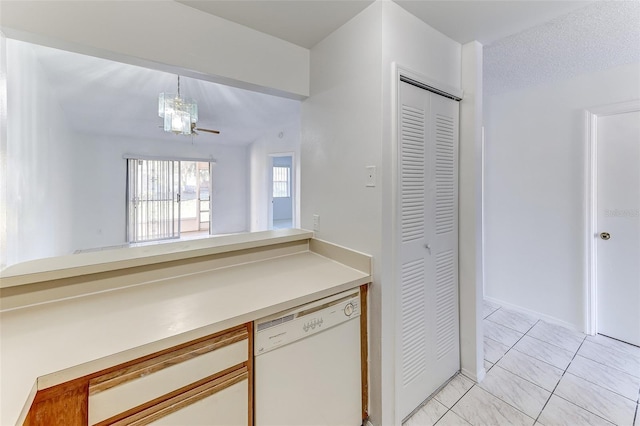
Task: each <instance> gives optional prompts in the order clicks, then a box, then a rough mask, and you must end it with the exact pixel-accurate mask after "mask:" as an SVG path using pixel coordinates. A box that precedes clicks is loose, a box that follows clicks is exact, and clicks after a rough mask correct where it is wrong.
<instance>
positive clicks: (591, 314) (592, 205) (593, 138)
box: [584, 100, 640, 335]
mask: <svg viewBox="0 0 640 426" xmlns="http://www.w3.org/2000/svg"><path fill="white" fill-rule="evenodd" d="M634 111H640V100H633V101H627V102H620V103H616V104H610V105H604V106H598V107H594V108H589V109H585V139H586V144H587V156H586V179H585V181H586V191H585V193H586V211H587V214H586V218H585V230H586V232H585V238H586V241H585V246H586V254H585V257H586V262H585V265H586V266H585V269H586V270H585V277H586V280H585V281H586V283H585V284H586V289H585V323H584V329H585V332H586V333H587V334H591V335H595V334H597V332H598V297H597V295H598V268H597V266H598V264H597V260H598V250H597V244H596V242H597V239H596V237H597V234H598V229H597V226H598V185H597V183H598V180H597V178H598V138H597V136H598V117H604V116H608V115H615V114H624V113H627V112H634Z"/></svg>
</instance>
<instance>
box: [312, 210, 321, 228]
mask: <svg viewBox="0 0 640 426" xmlns="http://www.w3.org/2000/svg"><path fill="white" fill-rule="evenodd" d="M313 230H314V231H316V232H318V231H320V215H319V214H314V215H313Z"/></svg>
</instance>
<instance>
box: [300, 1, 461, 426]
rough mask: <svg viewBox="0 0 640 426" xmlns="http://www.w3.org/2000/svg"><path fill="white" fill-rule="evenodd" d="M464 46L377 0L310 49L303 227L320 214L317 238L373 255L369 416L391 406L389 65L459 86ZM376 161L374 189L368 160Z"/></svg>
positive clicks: (381, 419)
mask: <svg viewBox="0 0 640 426" xmlns="http://www.w3.org/2000/svg"><path fill="white" fill-rule="evenodd" d="M460 55H461V46H460V44H458V43H456V42H454V41H452V40H450V39H448V38H447V37H445V36H444V35H442V34H441V33H439V32H437V31H435V30H434V29H432V28H431V27H429V26H428V25H426V24H425V23H424V22H422V21H420V20H419V19H418V18H416V17H415V16H413V15H411V14H409V13H408V12H406V11H405V10H404V9H402V8H400V7H399V6H398V5H397V4H395V3H393V2H386V1H385V2H382V1H380V2H376V3H374V4H372V5H371V6H369V7H368V8H367V9H365V10H364V11H363V12H362V13H360V14H359V15H358V16H356V17H355V18H353V19H352V20H351V21H349V22H348V23H346V24H345V25H344V26H342V27H341V28H339V29H338V30H337V31H335V32H334V33H333V34H331V35H330V36H329V37H327V38H326V39H325V40H323V41H322V42H320V43H318V45H316V46H314V47H313V48H312V49H311V89H310V90H311V95H310V97H309V98H308V99H307V100H305V101H304V102H303V104H302V184H303V185H304V194H303V197H304V198H303V200H302V206H301V214H302V216H301V220H302V227H303V228H307V229H312V227H313V218H312V216H313V215H314V214H318V215H319V216H320V229H319V231H318V232H317V233H316V235H317V237H318V238H320V239H324V240H328V241H331V242H333V243H337V244H341V245H344V246H347V247H350V248H353V249H356V250H360V251H363V252H366V253H369V254H371V255H373V257H374V261H373V267H374V271H373V284H372V286H371V290H370V312H371V314H370V318H369V346H370V347H369V357H370V363H369V368H370V371H369V374H370V380H369V383H370V389H369V397H370V412H369V414H370V416H371V421H372V422H373V424H375V425H390V424H398V423H399V421H400V419H398V418H397V417H396V415H397V414H396V412H395V389H394V382H395V361H394V358H395V333H394V317H393V315H394V311H393V303H394V301H393V300H394V287H393V286H394V284H393V274H392V254H393V252H392V245H391V244H390V243H387V244H383V241H387V242H389V241H392V235H393V234H392V228H393V226H394V225H393V207H392V205H393V182H394V180H393V179H392V174H393V171H392V170H394V167H395V164H393V162H392V160H391V159H393V158H395V151H394V150H395V146H394V145H393V144H392V141H393V139H394V135H393V134H392V107H391V105H392V99H393V98H392V96H395V94H394V93H393V90H392V89H393V79H392V63H393V62H395V61H397V62H398V63H399V64H401V65H404V66H405V67H408V68H411V69H413V70H415V71H417V72H420V73H421V74H424V75H426V76H427V77H429V78H431V79H433V80H437V81H440V82H442V83H444V84H446V85H450V86H454V87H457V88H459V87H460V76H461V74H460V61H461V58H460ZM369 165H373V166H376V167H377V168H378V176H377V178H378V180H377V184H376V187H373V188H371V187H366V186H365V182H366V181H365V176H366V175H365V167H366V166H369Z"/></svg>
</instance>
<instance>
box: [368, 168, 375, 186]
mask: <svg viewBox="0 0 640 426" xmlns="http://www.w3.org/2000/svg"><path fill="white" fill-rule="evenodd" d="M365 170H366V172H367V175H366V182H367V183H366V185H365V186H368V187H374V186H376V166H367V167H365Z"/></svg>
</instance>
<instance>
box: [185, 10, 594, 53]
mask: <svg viewBox="0 0 640 426" xmlns="http://www.w3.org/2000/svg"><path fill="white" fill-rule="evenodd" d="M177 1H178V2H179V3H182V4H185V5H187V6H190V7H193V8H195V9H198V10H200V11H202V12H205V13H209V14H212V15H216V16H219V17H221V18H224V19H228V20H229V21H233V22H236V23H238V24H241V25H244V26H247V27H249V28H253V29H255V30H258V31H260V32H263V33H266V34H270V35H272V36H274V37H278V38H280V39H283V40H286V41H289V42H291V43H293V44H297V45H298V46H302V47H305V48H307V49H309V48H311V47H313V46H315V45H316V44H317V43H318V42H319V41H321V40H323V39H324V38H325V37H327V36H328V35H329V34H331V33H332V32H333V31H335V30H336V29H338V28H339V27H340V26H341V25H343V24H344V23H346V22H347V21H348V20H350V19H351V18H353V17H354V16H356V15H357V14H358V13H360V12H361V11H362V10H364V9H365V8H366V7H367V6H369V5H370V4H371V3H373V0H215V1H212V0H177ZM394 1H395V2H396V3H397V4H399V5H400V6H401V7H403V8H404V9H406V10H407V11H409V13H412V14H414V15H415V16H417V17H418V18H420V19H421V20H422V21H424V22H426V23H427V24H429V25H431V26H432V27H434V28H435V29H437V30H438V31H440V32H441V33H443V34H445V35H446V36H448V37H450V38H452V39H453V40H455V41H457V42H459V43H466V42H468V41H472V40H479V41H480V42H481V43H483V44H488V43H491V42H493V41H494V40H497V39H499V38H502V37H505V36H508V35H511V34H514V33H517V32H520V31H522V30H524V29H526V28H530V27H532V26H535V25H538V24H540V23H542V22H546V21H548V20H549V19H552V18H555V17H556V16H560V15H562V14H565V13H568V12H569V11H571V10H574V9H576V8H579V7H583V6H585V5H586V4H588V3H590V2H591V1H592V0H589V1H583V0H509V1H506V0H499V1H495V0H394Z"/></svg>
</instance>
